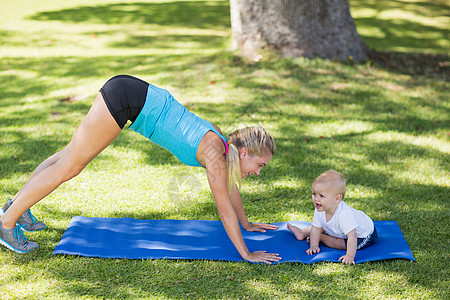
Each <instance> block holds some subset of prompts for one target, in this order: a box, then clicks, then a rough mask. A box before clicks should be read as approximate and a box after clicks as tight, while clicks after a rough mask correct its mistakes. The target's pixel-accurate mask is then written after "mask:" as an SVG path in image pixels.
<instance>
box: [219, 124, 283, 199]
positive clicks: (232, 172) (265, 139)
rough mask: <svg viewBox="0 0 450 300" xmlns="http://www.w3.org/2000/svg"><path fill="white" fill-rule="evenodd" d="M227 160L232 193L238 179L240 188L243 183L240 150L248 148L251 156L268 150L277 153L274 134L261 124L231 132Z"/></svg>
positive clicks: (229, 184)
mask: <svg viewBox="0 0 450 300" xmlns="http://www.w3.org/2000/svg"><path fill="white" fill-rule="evenodd" d="M228 146H229V147H228V154H227V156H226V161H227V170H228V173H227V181H228V182H227V183H228V192H229V193H230V195H231V191H232V190H233V186H234V185H235V184H236V179H237V182H238V186H239V188H240V187H241V185H242V174H241V165H240V162H239V150H240V149H241V148H243V147H245V148H247V151H248V154H249V155H250V156H254V155H262V154H265V153H267V152H270V153H272V155H273V154H274V153H275V150H276V145H275V141H274V140H273V138H272V136H271V135H270V134H269V133H268V132H267V131H266V130H265V129H264V128H262V127H260V126H251V127H245V128H242V129H238V130H236V131H234V132H233V133H231V134H230V136H229V138H228Z"/></svg>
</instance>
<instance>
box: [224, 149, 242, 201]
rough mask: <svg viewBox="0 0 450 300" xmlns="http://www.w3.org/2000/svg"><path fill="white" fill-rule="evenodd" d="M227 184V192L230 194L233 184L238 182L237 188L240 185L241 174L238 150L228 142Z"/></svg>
mask: <svg viewBox="0 0 450 300" xmlns="http://www.w3.org/2000/svg"><path fill="white" fill-rule="evenodd" d="M226 161H227V170H228V173H227V184H228V193H229V194H230V195H231V191H232V190H233V186H234V185H235V184H236V181H237V183H238V186H239V188H241V185H242V174H241V164H240V163H239V150H238V149H237V148H236V146H235V145H233V144H232V143H229V144H228V153H227V158H226Z"/></svg>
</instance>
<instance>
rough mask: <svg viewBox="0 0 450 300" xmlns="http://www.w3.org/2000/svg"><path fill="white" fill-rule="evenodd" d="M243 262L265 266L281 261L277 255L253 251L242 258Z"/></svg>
mask: <svg viewBox="0 0 450 300" xmlns="http://www.w3.org/2000/svg"><path fill="white" fill-rule="evenodd" d="M244 259H245V260H248V261H251V262H262V263H265V264H269V265H270V264H272V262H278V261H280V260H281V257H280V256H279V255H278V253H267V252H266V251H255V252H252V253H249V254H248V256H247V257H244Z"/></svg>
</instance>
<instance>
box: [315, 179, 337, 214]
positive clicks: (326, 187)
mask: <svg viewBox="0 0 450 300" xmlns="http://www.w3.org/2000/svg"><path fill="white" fill-rule="evenodd" d="M339 195H340V194H339V193H338V192H337V190H336V188H335V186H334V185H333V184H332V183H330V182H328V181H326V180H321V181H319V182H315V183H314V184H313V185H312V202H313V204H314V207H315V208H316V209H317V210H318V211H325V212H331V213H334V211H335V210H336V207H337V206H338V204H339V201H340V200H341V198H342V197H341V196H339Z"/></svg>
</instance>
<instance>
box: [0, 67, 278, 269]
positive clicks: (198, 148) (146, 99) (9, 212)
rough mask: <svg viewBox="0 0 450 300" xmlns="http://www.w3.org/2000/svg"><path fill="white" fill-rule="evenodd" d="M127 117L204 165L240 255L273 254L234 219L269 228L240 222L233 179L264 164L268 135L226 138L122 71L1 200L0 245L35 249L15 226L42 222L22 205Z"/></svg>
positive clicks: (186, 159)
mask: <svg viewBox="0 0 450 300" xmlns="http://www.w3.org/2000/svg"><path fill="white" fill-rule="evenodd" d="M128 120H130V121H131V122H132V124H131V126H130V129H132V130H134V131H136V132H138V133H140V134H142V135H144V136H145V137H147V138H149V139H150V140H151V141H153V142H154V143H156V144H158V145H160V146H162V147H164V148H166V149H167V150H169V151H170V152H172V153H173V154H174V155H175V156H176V157H177V158H178V159H179V160H180V161H181V162H183V163H185V164H187V165H191V166H201V167H204V168H206V173H207V178H208V183H209V185H210V188H211V191H212V194H213V197H214V199H215V201H216V205H217V210H218V212H219V216H220V218H221V220H222V223H223V225H224V227H225V230H226V232H227V234H228V236H229V238H230V239H231V241H232V242H233V244H234V246H235V247H236V249H237V250H238V252H239V254H240V255H241V256H242V258H243V259H245V260H248V261H252V262H264V263H271V262H274V261H279V260H280V259H281V258H280V257H279V256H278V254H274V253H266V252H265V251H256V252H253V253H251V252H249V251H248V249H247V247H246V245H245V243H244V240H243V238H242V234H241V232H240V228H239V222H240V223H241V225H242V227H243V228H244V229H245V230H247V231H260V232H265V230H266V229H270V230H273V229H276V228H277V227H276V226H274V225H270V224H251V223H249V222H248V221H247V218H246V216H245V212H244V208H243V206H242V200H241V196H240V193H239V190H238V187H237V184H236V182H235V180H236V179H237V181H238V184H239V185H240V184H241V182H242V178H245V177H247V176H249V175H259V173H260V171H261V168H262V167H263V166H266V165H267V164H268V163H269V161H270V160H271V158H272V155H273V154H274V152H275V148H276V147H275V143H274V141H273V139H272V137H271V136H270V135H269V134H268V133H267V131H265V130H264V129H263V128H261V127H248V128H244V129H241V130H237V131H235V132H233V133H232V134H231V135H230V138H229V141H227V140H226V139H225V137H223V136H222V133H221V131H220V129H219V128H218V127H217V126H215V125H213V124H212V123H210V122H208V121H205V120H203V119H201V118H199V117H197V116H196V115H195V114H193V113H191V112H189V111H188V110H186V108H185V107H183V106H182V105H181V104H180V103H178V102H177V101H176V100H175V99H174V98H173V97H172V95H170V93H169V92H167V91H166V90H163V89H160V88H157V87H155V86H153V85H151V84H148V83H147V82H145V81H142V80H140V79H137V78H135V77H131V76H128V75H119V76H116V77H113V78H111V79H110V80H108V81H107V82H106V83H105V85H104V86H103V87H102V88H101V89H100V92H99V93H98V95H97V97H96V99H95V101H94V104H93V105H92V107H91V109H90V110H89V112H88V114H87V115H86V117H85V119H84V120H83V121H82V122H81V125H80V126H79V127H78V129H77V130H76V132H75V134H74V136H73V138H72V140H71V141H70V143H69V144H68V145H67V146H66V147H65V148H64V149H63V150H61V151H59V152H57V153H55V154H54V155H52V156H50V157H49V158H47V159H46V160H45V161H44V162H42V163H41V164H40V165H39V166H38V167H37V168H36V170H35V171H34V172H33V173H32V175H31V176H30V178H29V179H28V181H27V182H26V183H25V185H24V186H23V187H22V189H21V190H20V191H19V192H18V193H17V195H16V196H15V197H14V198H13V199H10V200H8V202H7V203H6V204H5V206H4V207H3V209H2V212H3V215H2V217H1V218H0V243H2V244H3V245H4V246H6V247H8V248H9V249H11V250H13V251H16V252H19V253H26V252H29V251H31V250H34V249H36V248H38V245H37V243H35V242H29V241H27V239H26V237H25V235H24V234H23V233H22V231H21V229H24V230H26V231H35V230H40V229H43V228H45V225H44V224H43V223H42V222H38V221H37V220H36V219H35V218H34V217H33V215H32V214H31V212H30V207H31V206H33V205H34V204H36V203H37V202H39V201H40V200H42V199H43V198H44V197H46V196H47V195H48V194H50V193H51V192H52V191H53V190H54V189H56V188H57V187H58V186H59V185H60V184H61V183H63V182H65V181H67V180H69V179H71V178H73V177H75V176H77V175H78V174H79V173H80V172H81V171H82V170H83V169H84V168H85V167H86V165H87V164H88V163H89V162H90V161H91V160H92V159H94V157H96V156H97V155H98V154H99V153H100V152H101V151H102V150H103V149H105V148H106V147H107V146H108V145H109V144H111V143H112V142H113V141H114V139H115V138H116V137H117V136H118V135H119V133H120V131H121V130H122V128H123V127H124V126H125V124H126V123H127V121H128ZM16 224H17V225H16Z"/></svg>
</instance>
